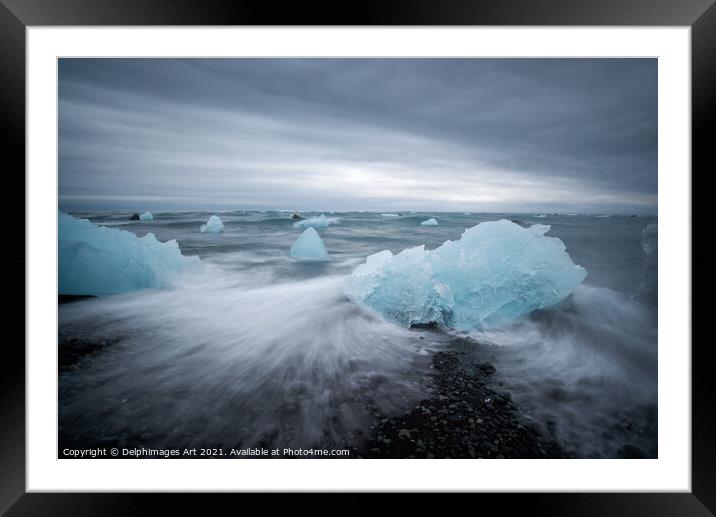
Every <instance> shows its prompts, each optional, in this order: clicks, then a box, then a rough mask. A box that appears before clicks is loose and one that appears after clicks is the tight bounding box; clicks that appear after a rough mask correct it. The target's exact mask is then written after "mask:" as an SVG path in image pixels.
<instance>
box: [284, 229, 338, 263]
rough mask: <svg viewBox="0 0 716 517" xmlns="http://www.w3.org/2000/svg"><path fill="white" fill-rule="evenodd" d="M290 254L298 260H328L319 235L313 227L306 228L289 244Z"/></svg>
mask: <svg viewBox="0 0 716 517" xmlns="http://www.w3.org/2000/svg"><path fill="white" fill-rule="evenodd" d="M291 256H292V257H293V258H296V259H300V260H316V261H325V260H330V259H329V257H328V251H326V246H325V245H324V244H323V241H322V240H321V236H320V235H318V232H317V231H316V230H315V229H314V228H307V229H306V230H304V231H303V233H302V234H301V235H300V236H299V237H298V239H296V242H294V243H293V246H291Z"/></svg>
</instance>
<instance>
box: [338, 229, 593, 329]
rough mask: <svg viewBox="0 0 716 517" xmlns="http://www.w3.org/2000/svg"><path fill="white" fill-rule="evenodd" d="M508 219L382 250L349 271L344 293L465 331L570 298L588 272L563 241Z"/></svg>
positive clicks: (397, 317) (418, 320)
mask: <svg viewBox="0 0 716 517" xmlns="http://www.w3.org/2000/svg"><path fill="white" fill-rule="evenodd" d="M549 229H550V227H549V226H546V225H539V224H538V225H533V226H531V227H529V228H523V227H521V226H519V225H517V224H515V223H512V222H510V221H507V220H504V219H503V220H500V221H491V222H484V223H480V224H478V225H476V226H473V227H472V228H469V229H467V230H465V231H464V233H463V234H462V236H461V238H460V239H459V240H457V241H446V242H444V243H443V244H442V246H440V247H439V248H437V249H434V250H426V249H425V247H424V246H417V247H415V248H409V249H406V250H403V251H402V252H400V253H398V254H397V255H393V254H392V253H391V252H390V251H387V250H386V251H381V252H379V253H375V254H373V255H370V256H369V257H368V258H367V259H366V262H365V263H364V264H362V265H360V266H358V268H356V270H355V271H354V272H353V273H352V274H351V275H349V276H348V277H346V279H345V281H344V285H343V289H344V292H345V294H346V295H347V296H348V297H349V298H350V299H351V300H353V301H354V302H358V303H361V304H363V305H366V306H367V307H370V308H372V309H374V310H376V311H377V312H379V313H381V314H382V315H383V316H384V317H385V318H386V319H388V320H392V321H394V322H396V323H399V324H402V325H405V326H408V327H409V326H411V325H415V324H430V323H437V324H438V325H440V326H442V327H447V328H453V329H458V330H470V329H484V328H488V327H493V326H496V325H500V324H502V323H505V322H507V321H509V320H512V319H515V318H518V317H520V316H523V315H526V314H528V313H530V312H532V311H534V310H537V309H541V308H544V307H549V306H551V305H554V304H556V303H558V302H560V301H561V300H563V299H565V298H566V297H567V296H569V294H570V293H571V292H572V291H573V290H574V289H575V288H576V287H577V286H578V285H579V284H580V283H581V282H582V280H584V278H585V277H586V276H587V272H586V270H585V269H584V268H583V267H581V266H577V265H575V264H574V263H573V262H572V259H571V258H570V257H569V255H568V254H567V252H566V251H565V247H564V244H563V243H562V241H561V240H559V239H557V238H555V237H547V236H546V235H545V233H547V231H549Z"/></svg>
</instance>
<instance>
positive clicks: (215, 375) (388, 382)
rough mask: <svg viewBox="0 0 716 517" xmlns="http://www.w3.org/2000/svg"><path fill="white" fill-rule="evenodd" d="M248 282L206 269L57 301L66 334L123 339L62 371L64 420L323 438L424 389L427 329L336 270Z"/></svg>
mask: <svg viewBox="0 0 716 517" xmlns="http://www.w3.org/2000/svg"><path fill="white" fill-rule="evenodd" d="M240 285H242V282H241V280H237V279H235V278H233V279H232V277H231V276H229V275H225V274H224V275H222V274H221V271H220V270H219V269H218V268H217V269H213V270H212V269H211V268H209V269H208V270H207V271H206V272H205V273H203V274H200V275H196V276H193V277H191V278H189V279H187V281H186V282H185V283H184V284H182V285H181V286H179V287H177V288H175V289H171V290H164V291H150V292H147V291H145V292H143V293H141V294H133V295H120V296H114V297H109V298H105V299H99V300H91V301H88V302H78V303H75V304H70V305H65V306H62V307H61V321H62V327H61V329H60V331H61V334H63V335H64V336H65V337H71V336H73V335H74V336H81V337H82V338H83V339H89V340H93V339H96V340H101V339H105V338H106V337H107V336H112V335H115V336H118V337H119V339H120V341H119V342H118V343H116V344H114V345H113V346H112V347H110V348H109V349H108V350H107V351H106V353H103V354H98V355H97V357H96V358H90V359H87V360H88V361H91V362H92V363H91V365H89V366H90V367H88V368H83V370H82V372H81V374H71V375H66V376H64V377H63V378H62V379H61V382H60V389H61V391H62V392H63V395H62V396H61V400H62V401H63V406H62V407H61V408H60V417H61V418H60V420H61V425H62V428H63V433H65V435H66V436H72V437H73V439H76V440H79V439H81V438H83V437H84V438H85V439H87V440H88V443H89V440H91V439H92V438H96V436H97V435H100V434H101V435H102V436H104V437H106V439H109V440H118V441H122V440H123V441H125V442H127V443H131V442H132V441H133V440H137V441H139V440H141V443H142V444H143V445H157V446H159V445H165V446H179V445H180V444H181V445H186V446H190V445H192V444H194V445H202V444H203V446H207V445H209V444H217V445H222V446H232V445H237V446H238V445H257V444H265V445H268V444H271V443H275V444H277V445H276V446H279V445H281V446H289V445H291V444H294V445H296V444H297V445H300V446H307V445H310V444H316V443H319V442H320V443H322V444H324V445H325V444H327V443H339V442H341V440H343V439H344V438H345V437H346V436H347V434H348V433H350V432H354V431H362V430H364V429H363V428H362V426H363V425H366V424H365V422H368V421H369V419H368V418H366V412H368V411H378V410H379V411H380V412H381V413H385V414H391V413H393V412H396V411H399V410H400V409H402V408H404V407H406V406H407V405H408V404H409V403H410V402H411V401H412V400H413V399H414V398H415V397H418V396H419V394H420V392H421V388H422V387H421V385H420V382H424V381H421V380H420V379H424V376H420V375H417V373H418V369H419V368H422V366H421V364H420V363H421V361H422V362H425V361H426V360H425V359H424V358H423V359H420V357H422V356H421V355H420V354H419V352H420V346H419V343H420V342H421V341H420V340H418V336H419V335H420V333H417V332H415V331H408V330H406V329H403V328H400V327H398V326H396V325H392V324H389V323H387V322H385V321H383V320H382V319H379V318H378V317H376V316H374V315H372V314H371V313H369V312H368V311H366V310H365V309H362V308H361V307H359V306H357V305H355V304H352V303H350V302H348V301H347V300H346V299H345V297H344V295H343V294H342V291H341V279H340V277H327V278H319V279H314V280H308V281H302V282H295V283H287V284H281V285H275V286H269V287H263V288H256V289H245V288H241V287H240ZM411 372H413V373H415V375H411ZM97 422H100V423H101V426H102V432H101V433H99V432H98V430H97V429H95V427H96V426H97V425H98V424H97ZM326 433H330V434H329V435H327V434H326Z"/></svg>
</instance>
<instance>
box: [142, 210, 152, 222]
mask: <svg viewBox="0 0 716 517" xmlns="http://www.w3.org/2000/svg"><path fill="white" fill-rule="evenodd" d="M139 220H140V221H154V216H153V215H152V213H151V212H144V213H143V214H142V215H140V216H139Z"/></svg>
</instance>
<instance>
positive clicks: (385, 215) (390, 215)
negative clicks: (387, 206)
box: [380, 214, 400, 217]
mask: <svg viewBox="0 0 716 517" xmlns="http://www.w3.org/2000/svg"><path fill="white" fill-rule="evenodd" d="M380 215H382V216H383V217H400V215H398V214H380Z"/></svg>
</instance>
